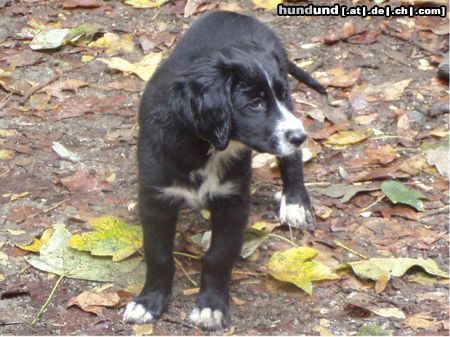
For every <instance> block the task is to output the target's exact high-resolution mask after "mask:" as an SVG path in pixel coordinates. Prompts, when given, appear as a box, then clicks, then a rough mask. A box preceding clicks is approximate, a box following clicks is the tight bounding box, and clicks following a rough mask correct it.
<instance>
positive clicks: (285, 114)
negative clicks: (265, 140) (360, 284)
mask: <svg viewBox="0 0 450 337" xmlns="http://www.w3.org/2000/svg"><path fill="white" fill-rule="evenodd" d="M276 102H277V107H278V109H279V110H280V112H281V115H282V118H281V119H280V120H279V121H278V123H277V125H276V127H275V134H276V136H277V139H278V150H279V151H280V154H281V155H282V156H289V155H291V154H293V153H294V152H295V151H296V150H297V149H298V148H297V147H296V146H295V145H293V144H291V143H289V142H288V141H287V139H286V132H287V131H289V130H300V131H301V132H303V133H306V132H305V128H304V127H303V123H302V121H301V120H300V119H298V118H297V117H295V116H294V115H293V114H292V113H291V112H290V111H289V110H288V109H287V108H286V107H285V106H284V105H283V104H282V103H280V102H279V101H278V100H277V101H276Z"/></svg>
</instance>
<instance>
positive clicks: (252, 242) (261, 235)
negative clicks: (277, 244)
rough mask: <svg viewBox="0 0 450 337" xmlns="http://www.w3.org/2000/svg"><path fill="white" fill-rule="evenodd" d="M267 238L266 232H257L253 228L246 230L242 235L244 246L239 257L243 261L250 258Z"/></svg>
mask: <svg viewBox="0 0 450 337" xmlns="http://www.w3.org/2000/svg"><path fill="white" fill-rule="evenodd" d="M268 237H269V234H268V233H267V232H264V231H261V230H258V229H256V228H254V227H249V228H247V229H246V230H245V233H244V244H243V245H242V249H241V257H242V258H243V259H246V258H248V257H250V256H251V255H252V254H253V253H254V252H255V251H256V249H258V247H259V246H261V245H262V244H263V243H264V241H266V240H267V238H268Z"/></svg>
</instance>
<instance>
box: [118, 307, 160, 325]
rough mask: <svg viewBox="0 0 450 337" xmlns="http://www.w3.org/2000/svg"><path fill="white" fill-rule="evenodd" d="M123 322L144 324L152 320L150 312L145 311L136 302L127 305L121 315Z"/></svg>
mask: <svg viewBox="0 0 450 337" xmlns="http://www.w3.org/2000/svg"><path fill="white" fill-rule="evenodd" d="M123 320H124V321H125V322H127V323H137V324H144V323H148V322H151V321H152V320H153V315H152V313H151V312H149V311H147V310H145V308H144V306H143V305H141V304H137V303H136V302H130V303H128V304H127V307H126V309H125V312H124V313H123Z"/></svg>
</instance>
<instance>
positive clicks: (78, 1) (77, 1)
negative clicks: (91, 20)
mask: <svg viewBox="0 0 450 337" xmlns="http://www.w3.org/2000/svg"><path fill="white" fill-rule="evenodd" d="M98 7H100V3H99V2H98V0H64V2H63V8H64V9H76V8H98Z"/></svg>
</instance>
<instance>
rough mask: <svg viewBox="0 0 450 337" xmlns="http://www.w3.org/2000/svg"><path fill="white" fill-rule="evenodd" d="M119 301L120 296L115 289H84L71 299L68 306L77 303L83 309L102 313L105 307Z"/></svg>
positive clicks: (97, 313)
mask: <svg viewBox="0 0 450 337" xmlns="http://www.w3.org/2000/svg"><path fill="white" fill-rule="evenodd" d="M119 302H120V297H119V295H118V294H117V292H115V291H105V292H95V291H83V292H82V293H81V294H80V295H78V296H76V297H72V298H71V299H69V302H68V303H67V307H71V306H73V305H76V306H78V307H79V308H81V310H83V311H86V312H91V313H93V314H96V315H100V314H101V313H102V312H103V307H114V306H116V305H117V304H118V303H119Z"/></svg>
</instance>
